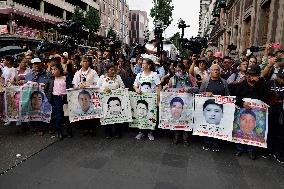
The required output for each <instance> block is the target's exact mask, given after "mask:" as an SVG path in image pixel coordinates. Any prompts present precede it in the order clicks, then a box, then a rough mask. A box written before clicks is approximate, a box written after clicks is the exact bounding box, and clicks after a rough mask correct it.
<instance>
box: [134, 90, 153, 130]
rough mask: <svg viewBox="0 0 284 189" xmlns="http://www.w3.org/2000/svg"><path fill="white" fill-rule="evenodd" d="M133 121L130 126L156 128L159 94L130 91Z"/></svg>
mask: <svg viewBox="0 0 284 189" xmlns="http://www.w3.org/2000/svg"><path fill="white" fill-rule="evenodd" d="M129 96H130V105H131V111H132V118H133V122H132V123H130V125H129V127H131V128H139V129H150V130H155V126H156V123H157V94H156V93H143V94H141V95H140V94H137V93H135V92H129Z"/></svg>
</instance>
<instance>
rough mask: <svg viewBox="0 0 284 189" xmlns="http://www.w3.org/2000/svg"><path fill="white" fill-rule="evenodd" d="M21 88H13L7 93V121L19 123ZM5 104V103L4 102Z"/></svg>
mask: <svg viewBox="0 0 284 189" xmlns="http://www.w3.org/2000/svg"><path fill="white" fill-rule="evenodd" d="M20 93H21V87H19V86H11V87H7V88H6V92H5V104H6V106H5V115H6V116H5V118H6V121H19V117H20V97H21V94H20ZM3 103H4V102H3Z"/></svg>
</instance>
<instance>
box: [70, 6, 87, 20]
mask: <svg viewBox="0 0 284 189" xmlns="http://www.w3.org/2000/svg"><path fill="white" fill-rule="evenodd" d="M71 20H72V21H74V22H81V23H84V22H85V18H84V13H83V10H82V9H81V8H80V7H79V6H76V7H75V9H74V14H73V15H72V18H71Z"/></svg>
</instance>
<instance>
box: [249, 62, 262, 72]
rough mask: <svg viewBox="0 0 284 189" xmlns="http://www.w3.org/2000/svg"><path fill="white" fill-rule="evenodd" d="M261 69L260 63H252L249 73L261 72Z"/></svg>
mask: <svg viewBox="0 0 284 189" xmlns="http://www.w3.org/2000/svg"><path fill="white" fill-rule="evenodd" d="M260 73H261V69H260V67H259V66H258V65H255V64H252V65H250V66H249V67H248V69H247V74H260Z"/></svg>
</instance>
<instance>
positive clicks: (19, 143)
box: [0, 123, 57, 174]
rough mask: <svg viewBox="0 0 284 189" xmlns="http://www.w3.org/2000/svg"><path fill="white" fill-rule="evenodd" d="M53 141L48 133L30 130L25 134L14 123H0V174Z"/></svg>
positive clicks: (54, 139)
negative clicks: (40, 133) (41, 133)
mask: <svg viewBox="0 0 284 189" xmlns="http://www.w3.org/2000/svg"><path fill="white" fill-rule="evenodd" d="M55 141H57V139H56V138H55V137H53V138H52V137H51V135H50V134H45V135H44V136H38V135H36V134H35V133H32V132H30V131H29V132H27V133H26V134H25V133H23V132H22V131H21V128H20V127H18V126H16V125H15V123H12V124H11V125H9V126H4V125H3V123H0V149H1V150H0V174H2V173H3V172H4V171H6V170H7V169H10V168H13V167H14V166H15V165H17V164H18V163H20V162H21V161H25V160H26V159H27V158H28V157H30V156H32V155H33V154H35V153H37V152H39V151H40V150H42V149H44V148H46V147H47V146H49V145H50V144H52V143H54V142H55Z"/></svg>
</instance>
